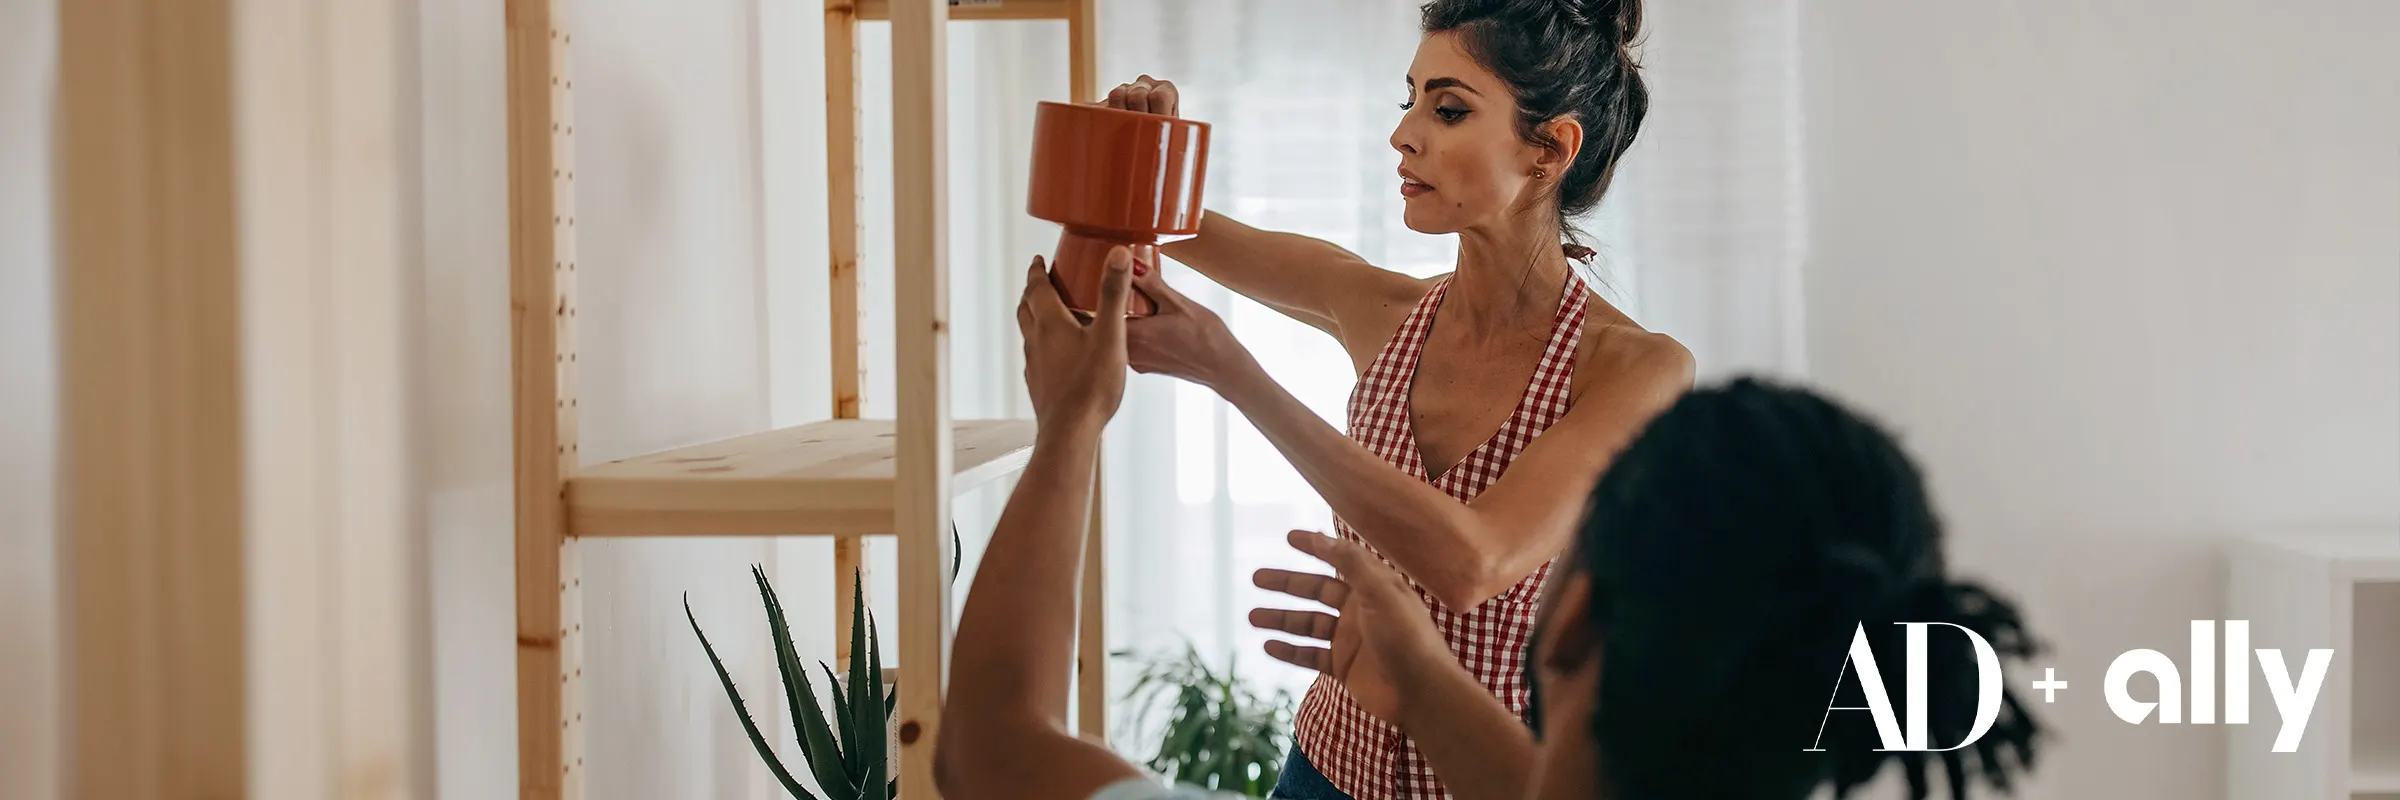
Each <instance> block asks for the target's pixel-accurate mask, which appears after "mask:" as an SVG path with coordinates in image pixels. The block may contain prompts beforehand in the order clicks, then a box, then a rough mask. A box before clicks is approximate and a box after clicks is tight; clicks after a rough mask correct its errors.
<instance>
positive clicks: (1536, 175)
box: [1533, 167, 1550, 181]
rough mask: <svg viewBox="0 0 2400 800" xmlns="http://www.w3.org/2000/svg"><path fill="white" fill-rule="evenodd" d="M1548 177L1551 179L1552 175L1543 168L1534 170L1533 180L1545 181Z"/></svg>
mask: <svg viewBox="0 0 2400 800" xmlns="http://www.w3.org/2000/svg"><path fill="white" fill-rule="evenodd" d="M1547 177H1550V173H1549V172H1546V171H1544V170H1543V169H1542V168H1541V167H1534V168H1533V179H1534V180H1537V181H1538V180H1541V179H1543V178H1547Z"/></svg>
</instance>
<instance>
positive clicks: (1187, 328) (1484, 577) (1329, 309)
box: [1107, 0, 1692, 800]
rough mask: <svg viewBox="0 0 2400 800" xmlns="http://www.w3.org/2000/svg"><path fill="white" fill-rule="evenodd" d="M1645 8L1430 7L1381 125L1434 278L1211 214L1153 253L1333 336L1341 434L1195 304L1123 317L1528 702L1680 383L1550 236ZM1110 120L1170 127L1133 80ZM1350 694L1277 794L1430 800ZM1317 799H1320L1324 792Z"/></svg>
mask: <svg viewBox="0 0 2400 800" xmlns="http://www.w3.org/2000/svg"><path fill="white" fill-rule="evenodd" d="M1640 18H1641V8H1640V3H1639V1H1638V0H1436V1H1435V2H1432V3H1428V4H1426V5H1425V6H1424V7H1423V10H1422V20H1423V30H1424V37H1423V39H1422V41H1421V42H1420V43H1419V45H1418V48H1417V54H1416V58H1415V60H1414V62H1413V63H1411V64H1410V66H1409V71H1408V74H1407V76H1406V77H1407V87H1408V93H1407V97H1406V102H1404V103H1402V104H1401V106H1400V107H1401V109H1402V115H1401V117H1400V122H1399V124H1398V125H1397V126H1396V127H1395V128H1394V129H1393V131H1392V136H1391V144H1392V147H1393V148H1394V149H1396V150H1398V151H1399V152H1400V176H1399V177H1400V185H1399V190H1400V193H1401V195H1402V196H1403V197H1404V198H1406V200H1405V211H1404V215H1405V219H1406V222H1407V224H1408V226H1409V227H1410V228H1411V229H1413V230H1416V231H1420V232H1424V233H1434V234H1455V235H1457V236H1458V262H1457V267H1456V269H1455V270H1454V271H1453V272H1451V273H1450V274H1448V275H1445V276H1442V277H1439V278H1435V279H1431V280H1423V279H1418V278H1413V277H1410V276H1407V275H1403V274H1400V273H1397V272H1391V271H1388V270H1383V269H1379V268H1377V267H1375V266H1373V265H1370V264H1368V263H1366V262H1365V261H1363V260H1361V259H1360V258H1359V257H1358V256H1356V255H1354V254H1351V253H1349V252H1347V251H1344V250H1342V249H1341V248H1339V247H1336V246H1334V245H1331V244H1328V243H1326V242H1322V241H1318V240H1315V239H1310V238H1307V237H1303V236H1298V235H1294V234H1288V233H1272V232H1267V231H1263V230H1259V229H1256V228H1252V227H1249V226H1247V225H1244V224H1242V223H1240V222H1236V221H1234V220H1231V219H1228V218H1226V217H1223V216H1221V215H1216V214H1213V213H1212V214H1211V215H1209V216H1208V217H1207V218H1206V219H1205V220H1204V221H1203V222H1202V225H1201V228H1200V233H1199V235H1198V236H1197V237H1195V238H1192V239H1189V240H1185V241H1182V242H1178V243H1175V244H1171V245H1168V246H1167V247H1165V248H1163V250H1164V252H1165V253H1166V254H1167V255H1169V256H1171V257H1173V258H1175V259H1176V260H1178V261H1181V262H1183V263H1185V264H1188V265H1191V266H1192V267H1193V268H1194V269H1197V270H1199V271H1200V272H1201V273H1202V274H1205V275H1207V276H1209V277H1210V278H1212V279H1214V280H1216V281H1217V282H1218V283H1221V284H1223V285H1225V286H1226V287H1228V288H1231V289H1232V290H1234V291H1237V292H1240V293H1242V294H1243V295H1244V296H1247V297H1249V298H1251V299H1253V300H1256V301H1258V302H1260V303H1263V304H1265V305H1267V306H1268V307H1271V308H1274V309H1276V310H1278V311H1281V312H1282V313H1284V314H1285V315H1287V316H1290V317H1292V318H1293V319H1296V320H1299V321H1301V322H1304V323H1307V324H1309V325H1311V326H1314V327H1316V328H1318V329H1319V330H1322V331H1324V332H1326V333H1327V334H1330V335H1332V336H1333V337H1335V338H1336V339H1338V340H1339V341H1341V343H1342V346H1343V348H1344V350H1346V351H1347V352H1348V353H1349V355H1350V358H1351V362H1352V366H1353V368H1354V369H1356V370H1357V372H1358V375H1359V381H1358V385H1357V388H1356V389H1355V390H1354V391H1353V392H1352V394H1351V397H1350V403H1349V420H1348V423H1349V431H1348V436H1346V437H1345V436H1344V435H1343V434H1342V433H1341V432H1337V431H1335V430H1334V429H1333V428H1331V427H1330V426H1327V425H1326V424H1324V422H1323V421H1322V420H1320V419H1318V418H1317V416H1316V415H1315V414H1314V413H1312V412H1311V411H1310V410H1309V409H1308V408H1307V407H1306V406H1304V405H1302V404H1301V403H1300V402H1299V401H1298V400H1297V399H1295V398H1293V397H1292V396H1291V395H1290V394H1289V393H1288V392H1286V391H1284V390H1283V389H1282V387H1280V386H1277V385H1276V384H1275V383H1274V381H1272V380H1271V379H1269V378H1267V377H1266V375H1265V373H1264V372H1263V371H1262V370H1261V369H1260V368H1259V365H1258V363H1257V362H1256V361H1255V360H1254V359H1252V358H1251V357H1250V354H1249V353H1248V352H1247V351H1245V350H1243V348H1242V346H1241V344H1240V343H1239V342H1236V341H1235V340H1234V338H1233V336H1232V335H1231V333H1230V332H1229V331H1228V330H1227V329H1226V328H1225V326H1224V323H1223V322H1222V321H1220V320H1219V319H1218V318H1217V317H1216V316H1215V315H1214V314H1212V313H1210V312H1209V311H1208V310H1207V309H1205V308H1203V307H1200V306H1198V305H1195V304H1193V303H1192V302H1190V301H1189V300H1187V299H1185V298H1184V297H1183V296H1182V295H1180V294H1178V293H1176V292H1175V291H1174V290H1173V289H1171V288H1169V287H1168V286H1167V285H1166V284H1165V282H1164V281H1163V279H1162V278H1161V276H1160V274H1159V271H1158V270H1156V269H1141V270H1137V273H1136V277H1135V286H1136V288H1138V289H1139V290H1141V291H1143V292H1144V293H1146V294H1148V295H1149V296H1150V297H1151V298H1152V299H1153V300H1155V301H1156V302H1157V303H1158V313H1157V314H1156V315H1154V316H1150V317H1146V318H1141V319H1136V320H1133V321H1132V322H1130V323H1129V324H1128V325H1127V330H1126V335H1127V342H1128V347H1129V355H1130V358H1131V360H1132V365H1133V367H1134V368H1135V369H1136V370H1139V371H1142V372H1151V373H1164V374H1169V375H1174V376H1176V377H1179V378H1183V379H1186V380H1190V381H1193V382H1196V383H1200V384H1203V385H1206V386H1209V387H1210V388H1212V389H1214V390H1215V391H1216V392H1217V393H1218V394H1220V395H1222V396H1223V397H1224V398H1225V399H1226V400H1227V401H1228V402H1230V403H1232V404H1233V405H1234V407H1236V408H1238V409H1240V410H1241V412H1242V413H1243V415H1244V416H1246V417H1248V418H1249V420H1250V421H1251V423H1252V424H1253V425H1255V426H1256V427H1257V428H1258V429H1259V430H1260V431H1261V432H1262V433H1264V434H1265V435H1266V437H1267V439H1268V440H1269V441H1270V442H1272V443H1274V445H1275V446H1276V447H1277V449H1279V450H1281V451H1282V453H1283V454H1284V456H1285V457H1286V458H1289V459H1290V460H1291V462H1292V463H1293V465H1294V466H1295V467H1297V468H1298V470H1299V472H1300V474H1301V475H1302V476H1303V477H1304V478H1306V479H1307V480H1308V481H1309V483H1310V484H1311V485H1312V486H1313V487H1314V488H1315V489H1316V490H1317V492H1318V493H1319V494H1321V495H1322V496H1324V498H1325V500H1326V502H1327V504H1328V505H1330V506H1332V508H1333V511H1334V514H1335V516H1336V525H1335V527H1336V529H1337V530H1338V531H1339V532H1340V534H1341V535H1342V536H1343V537H1344V538H1348V539H1353V540H1356V541H1359V542H1362V543H1364V544H1365V545H1366V546H1368V547H1371V548H1372V549H1373V550H1374V551H1375V552H1376V553H1377V554H1379V555H1380V556H1381V557H1382V558H1384V559H1386V560H1388V561H1390V562H1391V563H1392V564H1394V565H1396V566H1397V567H1398V568H1399V569H1400V570H1401V571H1402V572H1403V573H1405V574H1406V575H1407V576H1408V578H1409V580H1410V581H1411V583H1412V585H1413V586H1414V587H1415V589H1416V591H1417V593H1418V595H1419V597H1420V599H1421V600H1422V601H1423V602H1424V603H1425V605H1426V606H1428V607H1429V611H1430V614H1431V616H1432V618H1433V620H1434V622H1435V624H1436V626H1437V627H1438V628H1439V629H1440V630H1441V632H1442V634H1443V636H1444V638H1445V640H1446V641H1447V642H1448V643H1449V646H1450V648H1451V650H1452V651H1453V652H1454V653H1455V654H1456V655H1457V656H1458V658H1459V660H1460V663H1461V664H1462V665H1464V666H1465V667H1466V668H1467V669H1468V671H1469V672H1471V673H1472V674H1473V675H1474V676H1475V677H1476V679H1477V680H1479V681H1480V682H1482V684H1483V685H1484V686H1485V687H1486V688H1487V689H1488V690H1489V691H1491V692H1492V694H1493V695H1495V696H1497V697H1498V698H1499V699H1500V700H1501V701H1502V703H1503V704H1504V705H1505V706H1506V707H1507V708H1508V709H1509V710H1510V711H1511V712H1512V713H1522V712H1523V711H1524V710H1525V708H1526V689H1525V685H1524V682H1523V679H1522V673H1523V669H1522V667H1523V664H1522V661H1523V653H1524V651H1525V644H1526V636H1527V633H1528V632H1529V631H1530V630H1531V627H1532V622H1533V613H1534V605H1535V601H1536V599H1537V598H1538V597H1539V595H1540V592H1541V587H1542V582H1543V578H1544V575H1545V574H1546V573H1547V571H1548V567H1549V564H1550V562H1551V561H1552V560H1553V559H1554V558H1556V557H1557V555H1558V554H1559V553H1560V552H1561V551H1562V550H1563V549H1565V547H1566V545H1567V543H1568V542H1569V540H1570V538H1571V536H1572V532H1573V524H1574V522H1575V520H1576V518H1577V516H1578V512H1579V511H1580V510H1581V500H1582V497H1583V494H1584V490H1585V489H1586V488H1587V487H1589V486H1590V485H1591V483H1592V481H1593V480H1594V479H1595V477H1596V476H1598V475H1599V473H1600V471H1601V470H1602V468H1603V467H1605V466H1606V464H1607V463H1608V460H1609V458H1610V456H1611V455H1612V454H1613V453H1614V452H1615V451H1616V450H1617V449H1618V448H1620V447H1621V446H1622V445H1623V443H1624V442H1625V441H1626V440H1627V439H1628V438H1629V437H1630V436H1631V435H1632V433H1633V432H1634V431H1635V430H1636V429H1637V428H1639V427H1640V426H1641V424H1642V423H1643V422H1644V421H1645V420H1647V419H1649V418H1650V417H1651V416H1652V415H1654V414H1655V413H1657V412H1658V411H1659V410H1660V409H1662V408H1664V407H1665V406H1666V405H1667V404H1668V403H1670V402H1672V401H1673V399H1674V398H1675V397H1676V396H1677V395H1679V394H1680V393H1682V392H1683V391H1684V390H1686V389H1688V388H1690V386H1691V380H1692V378H1691V375H1692V363H1691V357H1690V355H1689V354H1688V353H1687V352H1686V351H1685V350H1684V349H1683V347H1682V346H1680V345H1678V344H1677V343H1675V342H1674V341H1673V340H1671V339H1668V338H1667V337H1665V336H1662V335H1659V334H1654V333H1650V332H1648V331H1645V330H1643V329H1642V328H1641V326H1639V325H1637V324H1635V323H1634V321H1633V320H1632V319H1630V318H1628V317H1626V316H1625V315H1624V314H1623V313H1621V312H1619V311H1618V310H1616V309H1615V308H1612V307H1610V305H1609V304H1608V303H1607V302H1606V301H1604V300H1601V299H1600V298H1598V297H1597V296H1594V295H1593V294H1592V293H1591V292H1590V291H1589V290H1588V289H1587V288H1586V287H1585V286H1584V284H1583V282H1582V281H1581V280H1580V279H1579V278H1577V277H1576V275H1575V271H1574V269H1573V268H1572V267H1571V265H1570V264H1569V259H1570V257H1573V258H1583V259H1588V258H1589V257H1590V251H1589V250H1588V249H1586V248H1583V247H1581V246H1580V245H1577V244H1574V243H1573V242H1572V241H1571V240H1568V241H1567V243H1566V244H1564V245H1562V244H1561V242H1562V238H1564V237H1565V236H1566V234H1567V233H1568V232H1569V231H1570V230H1571V226H1570V225H1569V224H1568V223H1569V220H1570V219H1572V218H1574V217H1575V216H1577V215H1579V214H1582V213H1584V212H1586V211H1589V210H1591V209H1592V208H1593V207H1594V206H1595V205H1597V204H1598V203H1599V201H1600V198H1601V195H1602V194H1603V193H1604V192H1605V191H1606V190H1607V188H1608V184H1609V179H1610V177H1611V176H1612V175H1613V174H1614V172H1615V170H1616V166H1617V163H1618V160H1619V159H1620V158H1621V157H1622V156H1623V155H1624V153H1625V150H1626V148H1627V147H1628V146H1630V145H1631V144H1632V142H1633V140H1634V136H1635V133H1636V131H1637V130H1638V129H1639V128H1640V126H1641V121H1642V116H1643V114H1644V112H1645V109H1646V106H1647V102H1648V101H1647V94H1646V90H1645V89H1644V87H1643V84H1642V80H1641V77H1640V76H1639V74H1638V72H1637V68H1636V65H1635V64H1634V62H1633V59H1632V57H1631V55H1630V53H1629V52H1628V47H1629V46H1630V44H1631V43H1632V41H1633V39H1634V36H1635V34H1636V31H1637V30H1638V29H1639V27H1640ZM1107 102H1108V104H1109V105H1111V106H1114V107H1118V108H1128V109H1134V110H1141V111H1149V112H1153V113H1162V114H1174V113H1176V111H1177V108H1176V90H1175V87H1174V85H1173V84H1171V83H1167V82H1164V81H1156V80H1152V79H1150V78H1149V76H1143V77H1142V79H1141V80H1139V81H1136V82H1135V83H1131V84H1127V85H1124V86H1120V87H1118V88H1117V89H1116V90H1115V91H1113V92H1111V93H1110V94H1109V98H1108V101H1107ZM1369 691H1376V689H1375V688H1373V687H1367V686H1361V685H1359V684H1358V683H1356V682H1353V683H1351V684H1350V685H1348V686H1345V685H1343V684H1341V683H1339V682H1335V681H1331V680H1319V681H1318V682H1317V683H1316V685H1315V686H1314V687H1312V688H1311V689H1310V690H1309V692H1308V696H1307V697H1306V698H1305V699H1304V700H1303V702H1302V704H1301V707H1300V712H1299V715H1298V719H1297V725H1296V729H1297V733H1296V736H1295V737H1294V738H1295V743H1296V746H1295V747H1294V749H1293V752H1292V753H1291V754H1290V756H1289V763H1288V765H1287V766H1286V768H1285V770H1284V773H1283V775H1284V779H1283V785H1281V786H1279V787H1278V796H1281V797H1293V798H1311V797H1341V796H1348V797H1355V798H1360V799H1361V800H1382V799H1383V798H1394V797H1441V796H1445V794H1446V792H1445V791H1444V789H1443V787H1442V785H1441V783H1440V781H1438V780H1437V779H1436V778H1435V777H1434V775H1433V772H1432V770H1431V769H1430V767H1429V766H1428V765H1427V764H1426V762H1425V760H1424V758H1423V756H1422V754H1420V753H1419V752H1418V751H1417V749H1416V748H1415V747H1414V745H1413V744H1412V743H1411V742H1410V741H1409V740H1408V738H1407V737H1406V736H1404V735H1402V733H1401V731H1400V730H1399V729H1398V728H1396V727H1394V726H1393V725H1392V724H1390V721H1388V720H1382V719H1378V718H1376V717H1375V716H1373V715H1371V714H1369V713H1367V712H1366V711H1364V710H1363V709H1361V708H1360V706H1359V704H1358V703H1357V702H1356V700H1355V699H1354V698H1353V697H1352V693H1355V692H1369ZM1328 784H1330V785H1328Z"/></svg>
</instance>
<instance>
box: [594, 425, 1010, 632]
mask: <svg viewBox="0 0 2400 800" xmlns="http://www.w3.org/2000/svg"><path fill="white" fill-rule="evenodd" d="M906 428H907V426H905V425H896V424H895V423H894V422H893V421H891V420H824V421H819V422H812V423H808V424H805V425H799V426H795V427H790V428H780V429H776V430H772V431H765V432H761V433H754V434H750V435H747V436H738V437H734V438H731V439H723V440H719V441H714V442H706V443H702V444H697V445H692V446H690V447H682V448H677V449H674V450H668V451H664V452H660V453H652V454H649V455H645V456H638V457H635V458H629V459H625V460H623V461H615V462H610V463H607V464H598V465H593V466H590V467H586V468H583V469H581V470H579V471H577V472H576V473H575V475H574V476H572V477H570V478H569V479H568V480H567V489H566V498H567V515H568V523H569V528H568V529H569V531H570V533H571V534H572V535H574V536H576V537H595V536H781V535H825V534H851V535H858V534H869V535H875V534H882V535H888V534H893V533H896V532H898V531H899V530H900V528H898V527H897V526H898V524H899V521H898V520H899V518H898V517H897V516H896V510H897V509H898V508H899V507H900V503H901V502H902V500H901V489H900V476H901V475H902V474H903V469H904V465H903V464H902V458H901V455H900V449H899V447H900V443H901V442H902V441H903V440H904V438H905V436H904V434H905V431H906ZM954 429H955V433H954V434H953V435H952V436H948V437H944V438H945V439H947V440H948V441H947V442H946V444H947V445H949V446H950V448H951V454H950V457H949V458H946V459H943V460H944V461H945V462H946V465H947V467H948V468H949V469H950V470H951V472H950V473H949V476H948V477H949V480H948V481H947V484H948V485H949V486H950V487H951V489H950V490H951V491H963V490H965V489H969V488H973V487H975V486H978V485H981V484H984V483H987V482H990V481H992V480H994V479H997V478H1000V477H1002V476H1005V475H1008V474H1011V473H1014V472H1016V471H1017V470H1020V469H1023V468H1024V466H1025V461H1026V459H1027V458H1028V457H1030V456H1031V455H1032V446H1033V435H1034V427H1033V422H1032V421H1031V420H969V421H963V422H958V423H955V426H954ZM944 531H945V535H944V537H943V539H944V540H945V541H947V539H948V536H947V535H946V531H947V528H944ZM945 574H947V573H946V572H945ZM841 586H842V594H841V599H842V603H841V604H840V606H841V607H843V608H847V607H848V602H849V599H848V598H849V596H850V595H849V589H848V586H849V579H848V578H847V577H844V578H842V581H841Z"/></svg>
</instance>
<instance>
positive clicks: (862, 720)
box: [842, 571, 883, 794]
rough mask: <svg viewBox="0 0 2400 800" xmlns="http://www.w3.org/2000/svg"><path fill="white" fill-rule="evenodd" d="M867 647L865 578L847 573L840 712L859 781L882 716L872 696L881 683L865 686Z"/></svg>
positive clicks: (853, 773) (877, 738)
mask: <svg viewBox="0 0 2400 800" xmlns="http://www.w3.org/2000/svg"><path fill="white" fill-rule="evenodd" d="M867 644H869V642H868V640H867V583H866V575H865V574H864V572H863V571H860V572H853V573H851V574H850V699H849V700H847V701H845V702H843V703H842V709H843V710H844V711H846V712H848V714H849V716H848V717H846V719H847V720H848V723H847V724H848V725H849V728H850V732H851V733H853V734H856V735H853V736H848V737H844V742H843V743H844V744H847V745H849V747H848V749H847V752H846V753H845V755H847V756H848V757H849V764H850V775H851V776H852V777H854V778H860V779H864V778H866V777H867V776H868V775H870V774H872V773H870V772H869V770H868V763H869V759H868V758H867V754H868V752H869V751H870V750H872V749H880V748H878V747H877V746H876V745H870V744H868V742H869V741H873V742H876V743H879V744H880V743H881V742H882V741H883V715H882V714H877V713H875V711H874V709H875V706H876V703H875V696H876V695H877V694H881V693H882V691H883V684H882V683H881V682H876V683H875V684H873V685H869V684H868V678H867V651H868V650H871V649H873V648H872V647H866V646H862V645H867ZM881 783H883V781H881V780H876V781H873V782H865V781H863V780H862V781H861V782H860V784H859V785H861V786H875V785H878V784H881ZM861 794H864V792H861Z"/></svg>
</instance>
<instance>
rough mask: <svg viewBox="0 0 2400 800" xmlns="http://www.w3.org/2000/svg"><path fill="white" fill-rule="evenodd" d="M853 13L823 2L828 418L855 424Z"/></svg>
mask: <svg viewBox="0 0 2400 800" xmlns="http://www.w3.org/2000/svg"><path fill="white" fill-rule="evenodd" d="M858 80H859V73H858V11H857V8H856V7H855V6H854V5H853V4H852V3H851V0H825V162H826V169H825V189H826V198H825V199H826V203H825V215H826V222H825V232H826V239H827V242H828V249H829V250H830V251H831V252H830V253H829V255H830V256H831V258H830V260H828V261H827V262H826V263H827V265H828V270H827V271H828V272H829V273H830V275H831V277H832V279H833V295H832V297H831V299H832V301H833V354H832V355H833V416H834V418H835V419H857V418H858V414H859V403H861V402H862V401H863V399H864V397H865V394H864V393H863V392H862V391H861V390H860V383H861V382H863V380H864V376H865V372H866V371H865V368H864V366H863V365H862V364H861V361H860V357H861V352H862V350H861V348H863V347H864V346H865V342H864V341H863V340H862V339H861V338H860V336H859V325H858V297H859V295H858V292H859V286H858V262H859V240H860V239H861V238H862V236H861V227H860V226H861V224H862V223H861V222H860V210H861V209H860V208H859V206H860V205H861V204H862V203H863V202H865V198H864V197H863V196H861V195H860V194H859V185H860V175H861V170H862V167H861V166H860V163H859V158H858V152H859V149H860V147H859V138H858V137H859V132H858V131H859V114H860V112H859V103H858V85H859V84H858Z"/></svg>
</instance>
